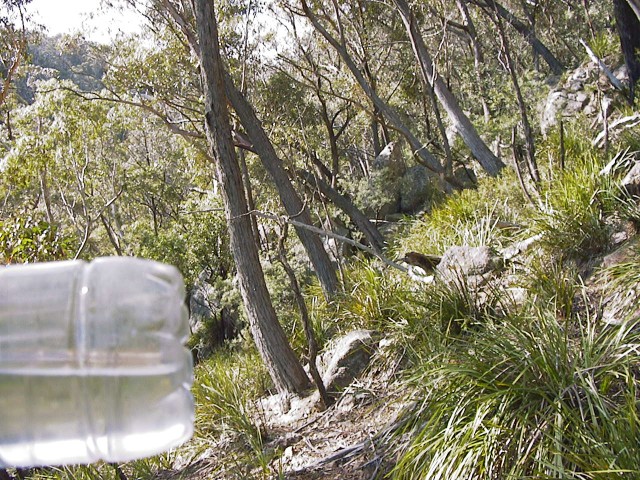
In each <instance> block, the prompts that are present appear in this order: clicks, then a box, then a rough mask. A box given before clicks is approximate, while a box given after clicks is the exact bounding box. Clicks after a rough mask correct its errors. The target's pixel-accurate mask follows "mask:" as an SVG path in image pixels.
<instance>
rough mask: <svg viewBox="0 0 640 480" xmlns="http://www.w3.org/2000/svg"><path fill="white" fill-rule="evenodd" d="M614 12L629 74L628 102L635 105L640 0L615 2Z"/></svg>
mask: <svg viewBox="0 0 640 480" xmlns="http://www.w3.org/2000/svg"><path fill="white" fill-rule="evenodd" d="M634 4H635V5H634ZM613 11H614V13H615V17H616V27H617V28H618V35H619V36H620V46H621V47H622V53H623V55H624V61H625V63H626V64H627V71H628V72H629V98H628V100H629V103H630V104H631V105H633V103H634V97H635V87H636V82H637V81H638V79H640V0H628V1H625V0H613Z"/></svg>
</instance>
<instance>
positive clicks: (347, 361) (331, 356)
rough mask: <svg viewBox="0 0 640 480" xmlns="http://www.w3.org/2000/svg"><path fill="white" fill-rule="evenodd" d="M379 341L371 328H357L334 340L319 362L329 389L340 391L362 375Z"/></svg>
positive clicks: (320, 370) (319, 368)
mask: <svg viewBox="0 0 640 480" xmlns="http://www.w3.org/2000/svg"><path fill="white" fill-rule="evenodd" d="M377 343H378V342H377V340H375V339H374V337H373V335H372V332H371V331H369V330H355V331H353V332H349V333H347V334H346V335H344V336H342V337H340V338H338V339H336V340H335V341H333V342H332V344H331V345H330V346H329V347H328V348H327V350H326V351H325V352H324V353H323V354H322V355H321V356H320V358H319V362H318V370H319V372H320V375H321V376H322V381H323V383H324V385H325V387H326V389H327V391H328V392H337V391H340V390H342V389H344V388H345V387H347V386H348V385H349V384H350V383H351V382H352V381H353V380H354V379H355V378H356V377H357V376H358V375H360V374H361V373H362V372H363V371H364V370H365V369H366V368H367V366H368V365H369V361H370V360H371V355H372V354H373V351H374V350H375V348H376V346H377Z"/></svg>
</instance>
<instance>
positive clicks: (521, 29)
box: [473, 0, 565, 75]
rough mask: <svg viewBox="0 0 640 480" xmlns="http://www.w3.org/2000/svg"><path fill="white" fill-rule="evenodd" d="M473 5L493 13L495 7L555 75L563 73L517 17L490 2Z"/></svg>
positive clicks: (476, 0) (550, 54)
mask: <svg viewBox="0 0 640 480" xmlns="http://www.w3.org/2000/svg"><path fill="white" fill-rule="evenodd" d="M473 3H475V4H476V5H478V6H479V7H481V8H484V9H485V10H486V9H489V11H493V7H494V5H495V9H496V10H497V12H498V15H500V17H502V18H503V19H505V20H506V21H507V23H509V25H511V26H512V27H513V28H514V29H515V30H516V31H517V32H518V33H519V34H520V35H522V36H523V37H524V38H525V40H526V41H527V42H528V43H529V45H531V48H533V50H534V52H537V53H538V54H539V55H540V56H541V57H542V58H543V59H544V61H545V62H546V63H547V65H549V68H550V69H551V71H552V72H553V73H555V74H556V75H560V74H561V73H562V72H564V70H565V68H564V65H562V63H561V62H560V60H558V59H557V58H556V56H555V55H554V54H553V53H551V50H549V49H548V48H547V47H546V45H545V44H544V43H542V42H541V41H540V39H539V38H538V37H537V36H536V34H535V33H534V32H533V31H532V30H531V29H530V28H529V27H527V26H526V25H525V24H524V23H522V22H521V21H520V20H519V19H518V17H516V16H515V15H514V14H513V13H511V12H510V11H509V10H507V9H506V8H505V7H504V6H503V5H501V4H499V3H497V2H495V1H493V0H491V1H485V0H473Z"/></svg>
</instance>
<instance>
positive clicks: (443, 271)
mask: <svg viewBox="0 0 640 480" xmlns="http://www.w3.org/2000/svg"><path fill="white" fill-rule="evenodd" d="M497 264H498V262H497V261H496V257H495V255H494V254H493V252H492V251H491V249H490V248H489V247H486V246H483V247H467V246H463V247H459V246H454V247H451V248H449V249H448V250H447V251H446V252H445V253H444V255H443V256H442V260H441V261H440V263H439V264H438V268H437V270H438V273H439V274H440V275H441V276H442V277H443V278H445V279H446V278H459V277H460V276H464V277H470V276H476V275H483V274H485V273H487V272H489V271H491V270H494V269H495V268H496V266H497Z"/></svg>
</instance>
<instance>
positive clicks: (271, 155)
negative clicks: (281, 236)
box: [225, 74, 338, 298]
mask: <svg viewBox="0 0 640 480" xmlns="http://www.w3.org/2000/svg"><path fill="white" fill-rule="evenodd" d="M225 88H226V95H227V97H228V98H229V101H230V102H231V105H232V106H233V109H234V110H235V111H236V113H237V114H238V117H240V122H241V123H242V125H243V126H244V128H245V129H246V130H247V133H248V134H249V137H250V140H251V142H252V143H253V148H254V149H255V151H256V152H257V154H258V156H259V157H260V160H261V161H262V165H264V168H265V169H266V170H267V173H268V174H269V176H270V177H271V179H272V180H273V183H274V184H275V186H276V188H277V189H278V194H279V195H280V199H281V200H282V204H283V205H284V208H285V210H286V211H287V213H288V214H289V216H291V217H295V218H296V220H298V221H299V222H301V223H306V224H308V225H313V222H312V220H311V215H310V213H309V209H308V208H307V206H306V205H305V204H304V203H303V202H302V200H301V199H300V196H299V195H298V193H297V192H296V191H295V189H294V188H293V185H292V184H291V180H290V179H289V176H288V175H287V172H286V171H285V169H284V167H283V166H282V161H281V160H280V158H278V154H277V153H276V151H275V149H274V148H273V144H272V143H271V140H269V137H268V136H267V134H266V132H265V131H264V129H263V128H262V124H261V123H260V120H259V119H258V117H257V116H256V113H255V112H254V110H253V107H252V106H251V105H250V104H249V102H248V101H247V99H246V98H245V97H244V95H242V93H241V92H240V91H239V90H238V89H237V88H236V87H235V86H234V85H233V80H232V79H231V77H230V76H229V75H228V74H226V75H225ZM296 233H297V234H298V238H300V241H301V242H302V244H303V246H304V248H305V250H306V251H307V254H308V255H309V259H310V260H311V263H312V265H313V268H314V270H315V272H316V275H317V276H318V281H319V282H320V285H321V286H322V290H323V291H324V293H325V295H326V296H327V298H331V297H333V296H334V295H335V294H336V293H337V291H338V277H337V276H336V272H335V269H334V268H333V264H332V263H331V260H330V259H329V255H327V251H326V250H325V249H324V246H323V244H322V241H321V240H320V238H319V237H318V236H317V235H315V234H314V233H312V232H310V231H308V230H305V229H304V228H299V227H296Z"/></svg>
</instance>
